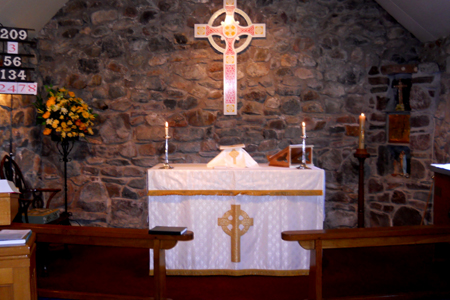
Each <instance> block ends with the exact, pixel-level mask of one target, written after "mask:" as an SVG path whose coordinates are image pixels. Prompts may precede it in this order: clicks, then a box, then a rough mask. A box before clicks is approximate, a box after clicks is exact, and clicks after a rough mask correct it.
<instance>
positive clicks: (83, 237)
mask: <svg viewBox="0 0 450 300" xmlns="http://www.w3.org/2000/svg"><path fill="white" fill-rule="evenodd" d="M2 228H14V229H31V230H32V231H33V232H35V233H36V234H37V235H36V242H38V243H39V242H41V243H61V244H73V245H93V246H109V247H130V248H147V249H153V262H154V282H155V296H154V299H156V300H163V299H166V263H165V250H168V249H172V248H173V247H175V245H176V244H177V243H178V241H190V240H193V239H194V233H193V232H192V231H187V232H186V233H185V234H183V235H150V234H149V233H148V229H129V228H101V227H84V226H83V227H81V226H62V225H47V224H45V225H40V224H25V223H12V224H11V225H10V226H5V227H2ZM38 288H39V287H38Z"/></svg>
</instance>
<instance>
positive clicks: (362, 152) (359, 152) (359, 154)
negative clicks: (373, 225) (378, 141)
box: [353, 149, 370, 228]
mask: <svg viewBox="0 0 450 300" xmlns="http://www.w3.org/2000/svg"><path fill="white" fill-rule="evenodd" d="M353 155H354V156H355V157H356V158H357V159H358V160H359V183H358V228H364V205H365V201H364V160H366V158H369V157H370V154H369V153H368V152H367V150H366V149H356V152H355V153H354V154H353Z"/></svg>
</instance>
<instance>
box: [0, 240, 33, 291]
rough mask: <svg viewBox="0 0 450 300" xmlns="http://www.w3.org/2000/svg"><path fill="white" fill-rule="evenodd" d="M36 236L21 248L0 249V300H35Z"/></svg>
mask: <svg viewBox="0 0 450 300" xmlns="http://www.w3.org/2000/svg"><path fill="white" fill-rule="evenodd" d="M35 240H36V234H35V233H33V234H32V235H31V237H30V238H29V239H28V241H27V243H26V244H25V245H23V246H10V247H0V299H2V300H37V290H36V244H35Z"/></svg>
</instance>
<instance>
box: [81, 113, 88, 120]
mask: <svg viewBox="0 0 450 300" xmlns="http://www.w3.org/2000/svg"><path fill="white" fill-rule="evenodd" d="M81 115H82V116H83V118H85V119H87V118H89V113H88V112H87V111H83V112H82V113H81Z"/></svg>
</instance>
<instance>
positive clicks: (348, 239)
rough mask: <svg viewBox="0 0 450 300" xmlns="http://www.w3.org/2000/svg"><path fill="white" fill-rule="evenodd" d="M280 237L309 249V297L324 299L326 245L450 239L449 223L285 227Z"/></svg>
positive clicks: (345, 246) (383, 244)
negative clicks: (357, 226) (293, 229)
mask: <svg viewBox="0 0 450 300" xmlns="http://www.w3.org/2000/svg"><path fill="white" fill-rule="evenodd" d="M281 238H282V239H283V240H285V241H295V242H298V243H299V244H300V246H301V247H303V248H304V249H306V250H310V269H309V280H310V281H309V300H314V299H317V300H321V299H323V296H322V288H323V287H322V272H323V266H322V260H323V250H324V249H338V248H358V247H378V246H398V245H414V244H434V243H448V242H450V225H430V226H402V227H381V228H354V229H353V228H352V229H329V230H299V231H283V232H282V233H281Z"/></svg>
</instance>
